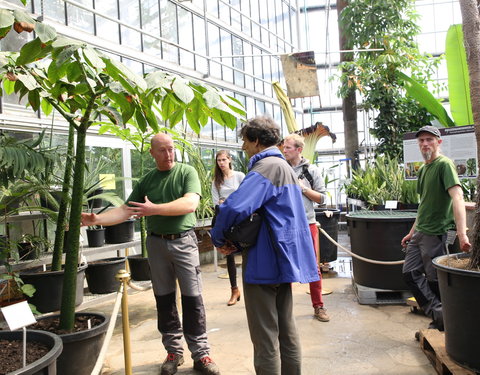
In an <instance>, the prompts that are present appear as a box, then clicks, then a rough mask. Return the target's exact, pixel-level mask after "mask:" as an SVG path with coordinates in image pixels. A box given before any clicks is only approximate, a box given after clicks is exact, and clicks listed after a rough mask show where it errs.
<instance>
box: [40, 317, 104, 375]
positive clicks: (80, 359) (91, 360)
mask: <svg viewBox="0 0 480 375" xmlns="http://www.w3.org/2000/svg"><path fill="white" fill-rule="evenodd" d="M79 315H81V316H86V317H92V318H93V317H98V318H100V319H102V320H103V322H102V323H101V324H100V325H98V326H95V327H92V329H89V330H86V331H80V332H73V333H66V334H61V335H59V336H60V338H61V340H62V342H63V352H62V354H61V355H60V357H58V359H57V374H58V375H63V374H65V375H67V374H68V375H91V373H92V370H93V368H94V367H95V363H96V361H97V358H98V355H99V353H100V349H101V348H102V345H103V341H104V339H105V334H106V332H107V328H108V321H109V318H107V316H106V315H104V314H102V313H84V312H81V313H76V314H75V316H79ZM57 317H58V315H54V316H48V317H41V318H39V319H38V320H41V319H50V318H57Z"/></svg>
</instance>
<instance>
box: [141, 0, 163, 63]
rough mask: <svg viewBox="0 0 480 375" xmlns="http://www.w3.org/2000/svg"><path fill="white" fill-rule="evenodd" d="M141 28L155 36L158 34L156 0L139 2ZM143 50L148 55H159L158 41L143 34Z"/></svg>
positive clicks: (158, 23) (158, 14) (158, 20)
mask: <svg viewBox="0 0 480 375" xmlns="http://www.w3.org/2000/svg"><path fill="white" fill-rule="evenodd" d="M140 15H141V19H142V29H143V30H146V31H147V32H148V33H150V34H153V35H155V36H160V18H159V17H160V13H159V9H158V0H142V1H141V2H140ZM142 39H143V51H144V52H145V53H148V54H150V55H154V56H161V47H160V41H159V40H158V39H155V38H152V37H150V36H147V35H144V36H143V38H142Z"/></svg>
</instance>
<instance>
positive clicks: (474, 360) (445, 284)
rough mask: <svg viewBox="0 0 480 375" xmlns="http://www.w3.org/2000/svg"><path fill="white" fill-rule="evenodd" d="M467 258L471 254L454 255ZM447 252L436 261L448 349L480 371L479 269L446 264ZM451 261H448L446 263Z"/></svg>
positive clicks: (467, 365)
mask: <svg viewBox="0 0 480 375" xmlns="http://www.w3.org/2000/svg"><path fill="white" fill-rule="evenodd" d="M457 256H458V257H459V258H467V257H469V256H470V254H464V253H461V254H454V255H451V257H457ZM447 258H448V255H443V256H440V257H438V258H435V259H434V260H433V265H434V267H435V268H436V269H437V275H438V283H439V287H440V295H441V297H442V307H443V322H444V325H445V349H446V350H447V353H448V354H449V355H450V357H452V358H453V359H454V360H455V361H456V362H458V363H459V364H460V365H462V366H465V367H467V368H470V369H471V370H473V371H475V372H477V373H480V356H479V349H478V345H477V343H478V340H479V337H480V320H479V318H478V311H479V310H480V272H478V271H467V270H462V269H458V268H453V267H449V266H448V265H445V260H446V259H447ZM447 264H448V263H447Z"/></svg>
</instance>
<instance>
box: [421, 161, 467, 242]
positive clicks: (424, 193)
mask: <svg viewBox="0 0 480 375" xmlns="http://www.w3.org/2000/svg"><path fill="white" fill-rule="evenodd" d="M455 185H460V181H459V179H458V175H457V170H456V168H455V165H454V164H453V162H452V161H451V160H450V159H449V158H447V157H446V156H443V155H440V156H439V157H438V158H436V159H435V160H434V161H433V162H431V163H430V164H425V165H423V166H422V167H421V168H420V170H419V171H418V183H417V192H418V194H420V205H419V207H418V212H417V225H416V230H417V231H419V232H422V233H425V234H430V235H439V234H443V233H445V232H446V231H447V230H449V229H453V228H455V220H454V216H453V204H452V198H451V197H450V195H449V194H448V189H450V188H451V187H453V186H455Z"/></svg>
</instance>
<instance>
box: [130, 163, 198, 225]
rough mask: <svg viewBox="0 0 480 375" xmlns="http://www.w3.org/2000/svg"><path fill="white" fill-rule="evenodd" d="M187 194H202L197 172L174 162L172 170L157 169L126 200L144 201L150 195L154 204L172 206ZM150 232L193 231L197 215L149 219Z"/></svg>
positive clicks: (149, 217) (143, 179)
mask: <svg viewBox="0 0 480 375" xmlns="http://www.w3.org/2000/svg"><path fill="white" fill-rule="evenodd" d="M187 193H197V194H199V195H200V194H201V187H200V180H199V179H198V174H197V171H196V170H195V169H194V168H193V167H191V166H190V165H187V164H182V163H175V166H174V167H173V168H172V169H170V170H169V171H159V170H158V169H154V170H152V171H150V172H148V173H147V174H146V175H145V176H144V177H142V178H141V179H140V181H139V182H138V184H137V185H136V186H135V188H134V189H133V191H132V193H131V194H130V196H129V197H128V199H127V204H128V202H129V201H134V202H142V203H143V202H144V201H145V199H144V197H145V196H147V197H148V199H149V200H150V201H151V202H152V203H157V204H158V203H169V202H171V201H174V200H176V199H178V198H181V197H183V196H184V195H185V194H187ZM146 219H147V231H148V232H149V233H150V232H153V233H155V234H176V233H180V232H184V231H186V230H189V229H191V228H193V227H194V226H195V224H196V217H195V213H194V212H193V213H188V214H186V215H180V216H160V215H154V216H147V217H146Z"/></svg>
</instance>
